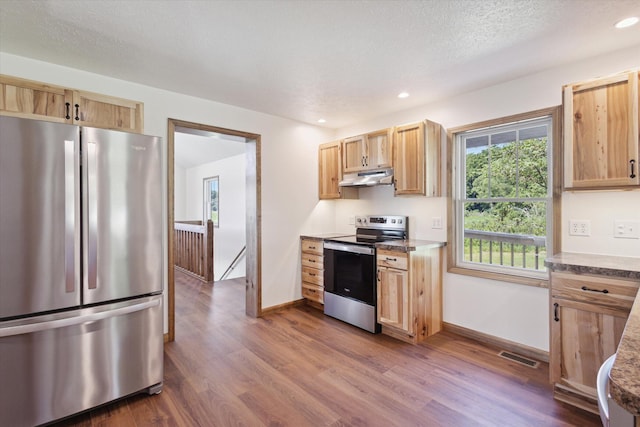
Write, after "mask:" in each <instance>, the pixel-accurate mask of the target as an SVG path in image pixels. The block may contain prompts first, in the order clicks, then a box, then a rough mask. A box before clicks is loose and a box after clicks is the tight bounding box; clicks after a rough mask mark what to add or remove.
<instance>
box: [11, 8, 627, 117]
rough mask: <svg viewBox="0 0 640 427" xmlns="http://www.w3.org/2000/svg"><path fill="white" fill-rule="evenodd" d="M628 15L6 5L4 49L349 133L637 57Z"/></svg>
mask: <svg viewBox="0 0 640 427" xmlns="http://www.w3.org/2000/svg"><path fill="white" fill-rule="evenodd" d="M629 15H635V16H640V1H638V0H424V1H409V0H396V1H386V0H378V1H354V0H343V1H334V0H324V1H320V0H307V1H304V0H259V1H258V0H253V1H242V0H236V1H204V0H202V1H186V0H184V1H172V0H164V1H158V0H156V1H142V0H139V1H134V0H126V1H116V0H111V1H97V0H95V1H84V0H64V1H63V0H57V1H47V0H42V1H41V0H38V1H28V0H20V1H13V0H0V50H1V51H3V52H7V53H11V54H15V55H20V56H25V57H29V58H34V59H38V60H42V61H46V62H52V63H56V64H61V65H65V66H69V67H72V68H77V69H82V70H86V71H90V72H94V73H99V74H103V75H108V76H111V77H114V78H118V79H123V80H128V81H133V82H138V83H142V84H145V85H149V86H154V87H158V88H163V89H167V90H171V91H175V92H179V93H184V94H189V95H194V96H198V97H202V98H206V99H211V100H215V101H219V102H223V103H226V104H232V105H237V106H241V107H245V108H249V109H252V110H256V111H261V112H265V113H270V114H274V115H278V116H282V117H287V118H292V119H295V120H299V121H302V122H307V123H313V124H316V121H317V119H319V118H320V117H323V118H325V119H326V120H327V123H326V124H325V126H327V127H331V128H339V127H343V126H347V125H349V124H352V123H355V122H359V121H362V120H366V119H370V118H373V117H377V116H380V115H384V114H388V113H391V112H395V111H399V110H404V109H408V108H411V107H414V106H417V105H423V104H427V103H429V102H432V101H435V100H438V99H441V98H444V97H449V96H452V95H454V94H458V93H462V92H466V91H470V90H474V89H478V88H481V87H486V86H489V85H492V84H495V83H498V82H501V81H505V80H510V79H513V78H517V77H520V76H523V75H527V74H530V73H533V72H536V71H540V70H543V69H547V68H550V67H554V66H557V65H561V64H563V63H567V62H571V61H575V60H579V59H582V58H587V57H592V56H595V55H598V54H601V53H604V52H608V51H613V50H617V49H622V48H626V47H630V46H635V45H640V25H636V26H635V27H632V28H630V29H627V30H616V29H615V28H613V24H614V23H615V22H616V21H618V20H619V19H621V18H623V17H627V16H629ZM403 90H406V91H408V92H410V94H411V96H410V97H409V98H407V99H404V100H401V99H398V98H397V97H396V95H397V94H398V93H399V92H400V91H403Z"/></svg>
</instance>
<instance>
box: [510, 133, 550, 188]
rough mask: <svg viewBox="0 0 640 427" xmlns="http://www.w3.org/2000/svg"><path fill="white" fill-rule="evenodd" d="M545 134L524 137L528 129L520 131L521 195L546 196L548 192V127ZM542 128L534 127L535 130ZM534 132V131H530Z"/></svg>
mask: <svg viewBox="0 0 640 427" xmlns="http://www.w3.org/2000/svg"><path fill="white" fill-rule="evenodd" d="M542 128H544V134H541V133H540V132H537V133H536V134H534V135H535V136H534V137H532V138H524V136H526V134H527V131H530V129H525V130H523V131H521V132H520V138H521V141H520V144H519V150H518V153H519V154H518V169H519V196H520V197H545V196H546V195H547V192H548V178H549V174H548V170H547V169H548V168H547V163H548V161H547V136H546V127H545V126H542ZM536 129H540V128H534V129H533V130H536ZM529 133H530V134H532V132H529Z"/></svg>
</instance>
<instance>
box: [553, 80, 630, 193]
mask: <svg viewBox="0 0 640 427" xmlns="http://www.w3.org/2000/svg"><path fill="white" fill-rule="evenodd" d="M638 97H639V95H638V72H637V71H633V72H629V73H624V74H618V75H615V76H611V77H607V78H602V79H597V80H592V81H588V82H581V83H576V84H572V85H566V86H564V87H563V104H564V105H563V107H564V174H565V176H564V187H565V188H570V189H581V188H584V189H594V188H607V187H613V188H616V187H618V188H620V187H628V186H638V185H640V177H639V176H640V173H639V171H638V161H639V160H640V159H639V158H638V152H639V151H640V141H639V138H640V136H639V134H640V131H639V127H638V122H639V121H640V115H639V114H640V113H639V111H638V103H639V98H638Z"/></svg>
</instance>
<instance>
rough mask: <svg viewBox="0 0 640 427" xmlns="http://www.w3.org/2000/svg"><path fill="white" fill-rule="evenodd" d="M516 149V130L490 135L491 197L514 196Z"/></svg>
mask: <svg viewBox="0 0 640 427" xmlns="http://www.w3.org/2000/svg"><path fill="white" fill-rule="evenodd" d="M517 149H518V146H517V134H516V131H510V132H502V133H497V134H494V135H491V149H490V153H489V160H490V163H489V171H490V181H489V182H490V185H489V186H490V191H489V194H490V195H491V197H516V180H517V177H518V174H517V158H518V152H517Z"/></svg>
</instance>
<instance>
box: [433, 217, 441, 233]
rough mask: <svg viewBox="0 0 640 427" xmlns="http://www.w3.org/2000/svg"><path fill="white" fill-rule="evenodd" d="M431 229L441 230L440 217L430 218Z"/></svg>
mask: <svg viewBox="0 0 640 427" xmlns="http://www.w3.org/2000/svg"><path fill="white" fill-rule="evenodd" d="M431 228H433V229H437V230H441V229H442V217H439V216H434V217H433V218H431Z"/></svg>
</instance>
